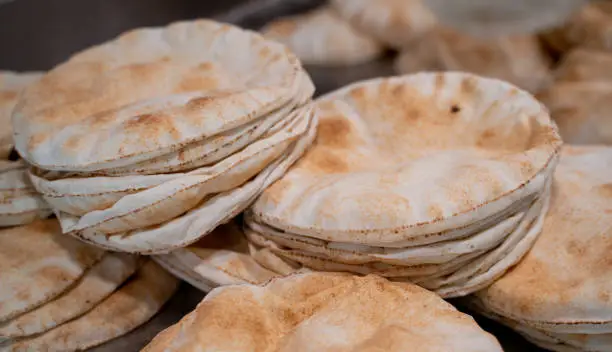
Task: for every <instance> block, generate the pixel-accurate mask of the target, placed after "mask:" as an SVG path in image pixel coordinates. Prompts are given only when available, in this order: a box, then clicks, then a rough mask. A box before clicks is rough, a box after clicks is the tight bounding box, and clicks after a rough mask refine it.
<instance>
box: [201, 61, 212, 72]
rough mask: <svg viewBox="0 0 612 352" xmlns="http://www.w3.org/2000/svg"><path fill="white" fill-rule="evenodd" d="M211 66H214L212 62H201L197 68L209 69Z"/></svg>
mask: <svg viewBox="0 0 612 352" xmlns="http://www.w3.org/2000/svg"><path fill="white" fill-rule="evenodd" d="M213 68H215V65H214V64H213V63H212V62H209V61H207V62H202V63H201V64H199V65H198V70H200V71H210V70H212V69H213Z"/></svg>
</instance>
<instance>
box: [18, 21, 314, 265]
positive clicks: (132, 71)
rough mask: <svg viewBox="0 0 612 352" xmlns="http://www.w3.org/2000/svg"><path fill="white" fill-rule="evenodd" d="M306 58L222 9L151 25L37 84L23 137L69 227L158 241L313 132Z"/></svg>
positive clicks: (267, 176) (228, 209) (146, 244)
mask: <svg viewBox="0 0 612 352" xmlns="http://www.w3.org/2000/svg"><path fill="white" fill-rule="evenodd" d="M313 91H314V87H313V84H312V82H311V80H310V78H309V76H308V75H307V74H306V72H305V71H304V70H303V68H302V67H301V63H300V61H299V60H298V59H297V58H296V57H295V56H294V55H293V54H291V53H290V52H289V51H287V50H286V49H285V47H284V46H282V45H280V44H278V43H275V42H272V41H269V40H266V39H264V38H263V37H261V36H260V35H258V34H257V33H253V32H250V31H246V30H242V29H239V28H237V27H233V26H229V25H225V24H220V23H217V22H213V21H207V20H198V21H193V22H179V23H175V24H171V25H169V26H167V27H164V28H145V29H138V30H134V31H131V32H128V33H125V34H123V35H121V36H120V37H118V38H117V39H115V40H112V41H109V42H107V43H104V44H101V45H98V46H96V47H93V48H90V49H88V50H85V51H83V52H81V53H78V54H76V55H75V56H73V57H72V58H71V59H70V60H68V61H67V62H65V63H63V64H61V65H59V66H58V67H56V68H55V69H53V70H51V71H50V72H49V73H47V74H46V75H44V76H43V77H42V78H41V79H40V80H39V81H38V82H36V83H34V84H33V85H31V86H29V87H28V88H27V89H26V90H25V91H24V93H23V95H22V96H21V100H20V102H19V104H18V106H17V108H16V109H15V110H14V112H13V125H14V126H13V127H14V132H15V134H14V137H15V138H14V139H15V145H16V149H17V151H18V152H19V154H20V155H21V156H22V157H23V158H24V159H25V160H26V161H27V162H28V163H29V164H30V165H32V168H31V170H30V177H31V179H32V182H33V184H34V186H35V187H36V189H37V190H38V191H39V192H40V193H41V194H42V196H43V197H44V199H45V200H46V201H47V202H48V203H49V204H50V206H51V207H52V209H53V211H54V212H55V214H56V215H57V216H58V218H59V219H60V222H61V226H62V230H63V232H64V233H68V234H71V235H74V236H78V237H80V238H81V239H83V240H84V241H87V242H89V243H92V244H95V245H97V246H100V247H103V248H106V249H110V250H116V251H124V252H132V253H159V252H166V251H169V250H171V249H173V248H178V247H182V246H186V245H188V244H190V243H193V242H195V241H197V240H198V239H199V238H200V237H202V236H204V235H206V234H207V233H209V232H210V231H212V230H213V229H214V228H215V227H216V226H218V225H219V224H221V223H224V222H226V221H228V220H229V219H231V218H232V217H234V216H235V215H236V214H238V213H239V212H241V211H242V209H244V208H245V207H246V206H247V205H248V204H249V203H250V202H252V200H253V199H254V198H255V197H256V196H257V195H258V194H259V193H260V192H261V191H262V190H263V189H265V188H266V187H267V186H268V185H269V184H270V183H272V182H273V181H275V180H276V179H278V178H279V177H280V176H281V175H282V174H283V173H284V172H285V170H286V169H287V168H288V167H289V166H290V165H291V164H292V163H294V162H295V161H296V159H298V158H299V156H300V155H301V154H302V152H303V151H304V150H305V149H306V148H307V147H308V146H309V145H310V143H311V141H312V140H313V139H314V135H315V132H316V118H315V117H314V111H313V109H312V107H311V106H310V105H309V104H308V103H309V101H310V98H311V96H312V94H313Z"/></svg>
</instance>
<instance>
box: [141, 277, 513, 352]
mask: <svg viewBox="0 0 612 352" xmlns="http://www.w3.org/2000/svg"><path fill="white" fill-rule="evenodd" d="M270 349H274V350H276V351H279V352H283V351H292V352H300V351H340V350H342V351H375V350H385V351H408V350H419V351H474V352H476V351H487V352H491V351H501V347H500V346H499V344H498V342H497V341H496V340H495V338H494V337H493V336H492V335H489V334H488V333H486V332H485V331H483V330H481V329H480V327H478V325H477V324H476V323H475V322H474V320H473V319H472V318H471V317H469V316H467V315H465V314H463V313H460V312H458V311H457V310H455V308H453V307H452V306H451V305H450V304H448V303H446V302H444V301H443V300H442V299H440V298H439V297H437V296H436V295H435V294H433V293H431V292H428V291H426V290H424V289H422V288H419V287H417V286H414V285H410V284H404V283H392V282H389V281H387V280H385V279H382V278H380V277H376V276H367V277H357V276H350V275H343V274H336V273H327V274H323V273H307V274H296V275H291V276H289V277H286V278H280V279H274V280H272V281H270V282H269V283H267V284H265V285H262V286H254V285H248V284H247V285H236V286H226V287H221V288H217V289H215V290H213V291H212V292H211V293H210V294H209V295H208V296H206V297H205V298H204V300H203V301H202V302H201V303H200V304H199V305H198V307H197V308H196V309H195V310H194V311H193V312H192V313H190V314H189V315H187V316H186V317H184V318H183V319H182V320H181V321H179V323H177V324H176V325H174V326H172V327H170V328H168V329H166V330H165V331H163V332H162V333H160V334H159V335H157V337H155V338H154V339H153V341H152V342H151V343H150V344H149V345H148V346H146V347H145V348H144V349H143V351H144V352H153V351H196V350H206V351H213V350H214V351H236V352H238V351H265V350H270Z"/></svg>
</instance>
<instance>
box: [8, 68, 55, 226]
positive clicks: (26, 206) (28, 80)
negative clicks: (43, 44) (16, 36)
mask: <svg viewBox="0 0 612 352" xmlns="http://www.w3.org/2000/svg"><path fill="white" fill-rule="evenodd" d="M41 75H42V73H37V72H29V73H14V72H8V71H0V124H2V126H3V129H2V131H1V132H0V227H5V226H15V225H22V224H28V223H30V222H32V221H34V220H36V219H39V218H45V217H47V216H49V214H51V211H50V210H49V209H48V206H47V205H46V204H45V202H44V200H43V199H42V198H41V197H39V196H38V195H37V194H36V190H35V189H34V188H33V187H32V185H31V184H30V181H29V180H28V178H27V175H26V171H25V170H26V166H25V165H24V164H23V163H21V162H18V161H10V160H9V156H10V154H11V150H12V149H13V134H12V127H11V112H12V111H13V108H14V106H15V104H16V103H17V100H18V98H19V94H20V92H21V90H22V89H23V88H25V87H26V86H28V85H30V84H32V82H35V81H36V80H37V79H38V78H39V77H40V76H41Z"/></svg>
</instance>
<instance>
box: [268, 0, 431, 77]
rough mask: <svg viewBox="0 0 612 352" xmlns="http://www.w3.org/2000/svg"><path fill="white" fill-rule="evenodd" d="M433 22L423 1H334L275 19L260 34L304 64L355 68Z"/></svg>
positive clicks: (417, 33)
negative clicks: (353, 65)
mask: <svg viewBox="0 0 612 352" xmlns="http://www.w3.org/2000/svg"><path fill="white" fill-rule="evenodd" d="M435 22H436V21H435V18H434V16H433V15H432V14H431V13H430V11H429V10H428V9H427V8H426V7H425V6H424V5H423V3H422V1H421V0H332V1H330V2H329V4H328V5H325V6H323V7H321V8H318V9H315V10H314V11H312V12H309V13H305V14H301V15H297V16H290V17H286V18H281V19H278V20H274V21H272V22H270V23H269V24H267V25H266V26H264V27H263V28H262V29H261V32H262V33H263V35H264V36H266V37H268V38H271V39H274V40H276V41H278V42H281V43H283V44H285V45H287V47H289V48H290V49H291V50H292V51H293V52H295V53H296V55H297V56H298V57H299V58H300V59H301V60H302V62H304V63H305V64H313V65H352V64H359V63H363V62H367V61H371V60H374V59H376V58H377V57H379V56H380V55H381V54H383V52H384V50H385V48H393V49H400V48H402V47H404V46H405V45H407V44H408V43H410V42H411V41H412V40H414V39H415V38H418V37H420V36H421V35H422V34H424V33H426V32H427V31H428V30H429V29H430V28H432V27H433V26H434V24H435Z"/></svg>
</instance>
